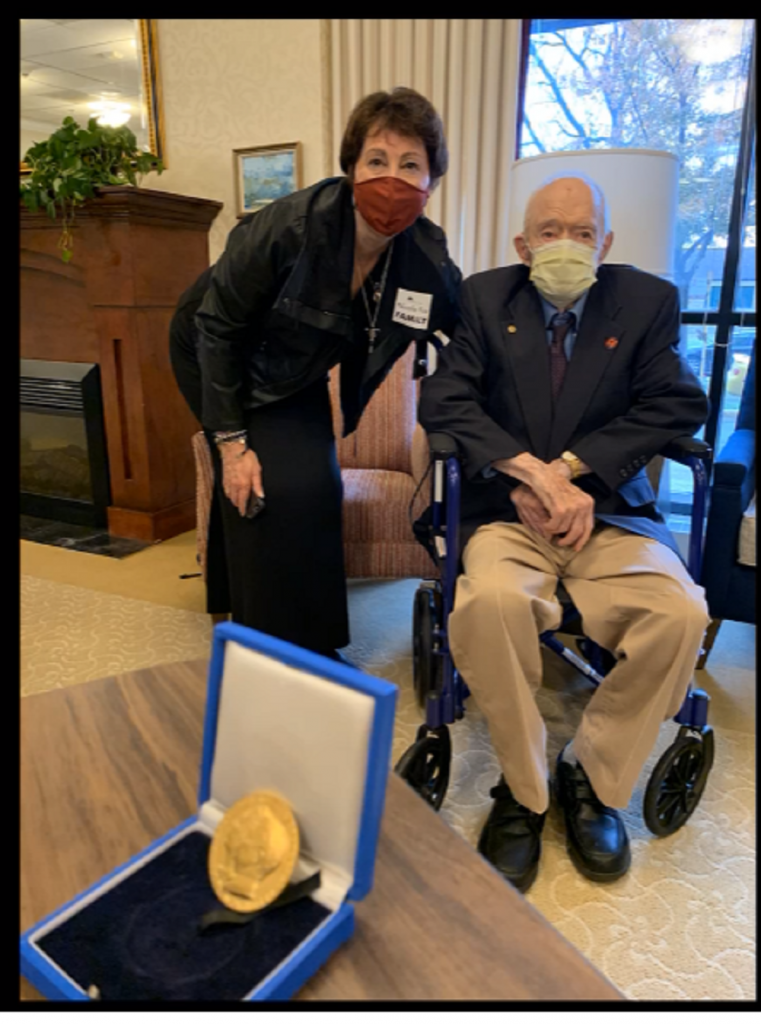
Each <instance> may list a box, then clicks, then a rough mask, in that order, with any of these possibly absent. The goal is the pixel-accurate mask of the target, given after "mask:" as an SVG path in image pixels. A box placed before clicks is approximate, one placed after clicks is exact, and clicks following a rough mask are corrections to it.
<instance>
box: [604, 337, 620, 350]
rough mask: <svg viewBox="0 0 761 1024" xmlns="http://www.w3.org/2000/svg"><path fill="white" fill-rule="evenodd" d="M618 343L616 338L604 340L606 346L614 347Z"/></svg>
mask: <svg viewBox="0 0 761 1024" xmlns="http://www.w3.org/2000/svg"><path fill="white" fill-rule="evenodd" d="M617 344H618V338H607V339H606V341H605V347H606V348H615V347H616V345H617Z"/></svg>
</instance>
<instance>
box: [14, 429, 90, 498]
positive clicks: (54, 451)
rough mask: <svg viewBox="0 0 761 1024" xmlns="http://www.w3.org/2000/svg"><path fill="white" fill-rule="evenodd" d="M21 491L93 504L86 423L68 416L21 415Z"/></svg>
mask: <svg viewBox="0 0 761 1024" xmlns="http://www.w3.org/2000/svg"><path fill="white" fill-rule="evenodd" d="M21 489H22V491H27V492H28V493H29V494H47V495H49V496H50V497H52V498H73V499H74V500H75V501H92V482H91V480H90V462H89V459H88V457H87V436H86V434H85V422H84V419H82V418H81V417H80V416H78V415H77V414H76V413H71V412H27V411H25V410H23V409H22V411H21Z"/></svg>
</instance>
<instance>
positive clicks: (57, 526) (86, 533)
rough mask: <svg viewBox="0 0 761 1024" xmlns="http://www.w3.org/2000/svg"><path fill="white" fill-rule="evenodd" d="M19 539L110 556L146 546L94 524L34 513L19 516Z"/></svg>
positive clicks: (123, 555) (134, 550)
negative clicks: (111, 533) (44, 517)
mask: <svg viewBox="0 0 761 1024" xmlns="http://www.w3.org/2000/svg"><path fill="white" fill-rule="evenodd" d="M20 537H21V539H22V540H31V541H34V543H35V544H53V545H55V547H59V548H69V549H70V550H71V551H84V552H87V553H88V554H91V555H107V556H108V557H110V558H124V557H125V556H126V555H134V554H135V552H137V551H142V550H143V549H144V548H146V547H148V545H147V544H144V543H143V542H142V541H139V540H128V539H126V538H123V537H112V536H111V535H110V534H109V533H108V532H107V531H106V530H104V529H103V528H101V527H97V526H77V525H75V524H74V523H59V522H57V521H56V520H53V519H39V518H37V517H36V516H25V515H22V516H21V532H20Z"/></svg>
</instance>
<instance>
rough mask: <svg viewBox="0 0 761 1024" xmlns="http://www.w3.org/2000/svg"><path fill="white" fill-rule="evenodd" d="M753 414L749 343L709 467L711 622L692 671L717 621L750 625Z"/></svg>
mask: <svg viewBox="0 0 761 1024" xmlns="http://www.w3.org/2000/svg"><path fill="white" fill-rule="evenodd" d="M755 412H756V350H755V345H754V348H753V354H752V356H751V360H750V365H749V367H748V375H747V377H746V378H745V384H744V386H743V392H742V398H741V401H740V411H739V413H738V416H737V422H736V424H735V430H734V433H732V434H731V435H730V437H729V439H728V441H727V443H726V444H725V445H724V447H723V448H722V450H721V452H720V453H719V455H718V457H717V459H716V462H715V463H714V472H713V481H712V483H711V489H710V497H709V507H708V518H707V523H706V535H705V550H704V554H703V572H702V578H701V582H702V584H703V586H704V587H705V592H706V601H707V602H708V610H709V612H710V614H711V624H710V625H709V627H708V631H707V633H706V639H705V642H704V645H703V654H702V656H701V659H700V661H699V662H698V668H703V666H704V665H705V663H706V660H707V658H708V654H709V652H710V650H711V647H712V646H713V642H714V640H715V638H716V634H717V632H718V630H719V627H720V625H721V623H722V620H723V619H730V620H731V621H733V622H749V623H755V621H756V565H755V562H756V550H755V548H756V544H755V526H756V524H755V504H754V496H755V488H756V484H755V463H756V418H755ZM751 512H752V515H751ZM743 563H744V564H743Z"/></svg>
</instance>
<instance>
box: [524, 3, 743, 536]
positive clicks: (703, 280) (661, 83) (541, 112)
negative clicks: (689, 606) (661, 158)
mask: <svg viewBox="0 0 761 1024" xmlns="http://www.w3.org/2000/svg"><path fill="white" fill-rule="evenodd" d="M524 24H526V25H527V30H526V34H525V36H524V49H523V52H524V67H523V75H522V81H523V86H522V89H523V109H522V112H521V115H520V117H521V120H520V124H521V131H520V133H519V141H518V155H519V156H520V157H525V156H533V155H536V154H538V153H544V152H557V151H561V150H578V149H594V148H613V147H616V148H619V147H627V146H631V147H638V148H646V149H666V150H669V151H670V152H673V153H676V155H677V156H678V157H679V158H680V180H679V209H678V218H677V251H676V253H675V283H676V285H677V287H678V288H679V291H680V297H681V306H682V321H683V328H682V350H683V352H684V354H685V356H686V358H687V360H688V361H689V363H690V365H691V366H692V368H693V370H694V371H695V373H696V374H698V376H699V378H700V380H701V383H702V384H703V386H704V387H705V389H706V391H707V392H708V393H709V395H710V397H711V403H712V412H711V418H710V419H709V421H708V424H707V425H706V428H705V431H704V432H705V439H706V441H707V442H708V443H709V444H711V445H713V446H714V448H715V449H716V450H717V451H718V450H719V448H720V445H721V444H722V443H723V442H724V441H725V440H726V438H727V437H728V436H729V433H731V430H732V429H733V426H734V422H735V420H736V417H737V409H738V407H739V401H740V398H739V395H738V394H737V392H738V389H740V390H741V382H742V380H744V373H745V371H746V370H747V363H748V361H749V355H750V351H751V349H752V346H753V344H754V343H755V328H756V324H755V312H756V311H755V301H756V271H755V255H756V253H755V246H756V227H755V225H756V220H755V215H756V204H755V188H754V185H753V174H752V173H751V172H750V170H749V165H750V162H751V157H750V154H751V153H752V152H753V147H754V143H755V124H754V121H753V118H752V116H748V115H749V111H750V112H751V113H752V111H753V109H754V102H755V93H754V92H751V90H755V84H754V75H753V70H752V64H753V63H754V61H755V57H754V54H755V21H754V20H753V19H741V18H740V19H737V18H735V19H704V18H694V19H673V18H668V19H666V18H662V19H661V18H640V19H637V18H630V19H612V18H608V19H579V18H576V19H571V18H568V19H532V20H531V21H529V22H527V23H524ZM751 101H752V102H751ZM746 190H747V192H748V195H747V197H746V196H745V192H746ZM738 197H740V201H738ZM613 227H614V230H615V225H613ZM727 282H728V284H727ZM725 286H726V287H728V288H729V289H730V290H731V291H733V301H732V302H731V303H727V302H724V303H722V291H723V289H724V288H725ZM717 353H719V354H718V355H717ZM725 356H726V358H725ZM715 357H716V358H715ZM714 370H716V371H717V379H716V381H714V380H713V376H714ZM664 485H665V486H664ZM691 490H692V487H691V474H690V473H689V471H686V470H684V471H682V470H681V467H674V466H673V465H672V466H670V468H669V469H668V471H667V472H666V474H665V479H664V480H662V486H661V494H660V499H661V507H662V508H663V510H664V511H665V512H667V513H668V512H670V513H672V514H675V515H684V514H686V513H688V512H689V508H690V504H691ZM672 525H676V524H672Z"/></svg>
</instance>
